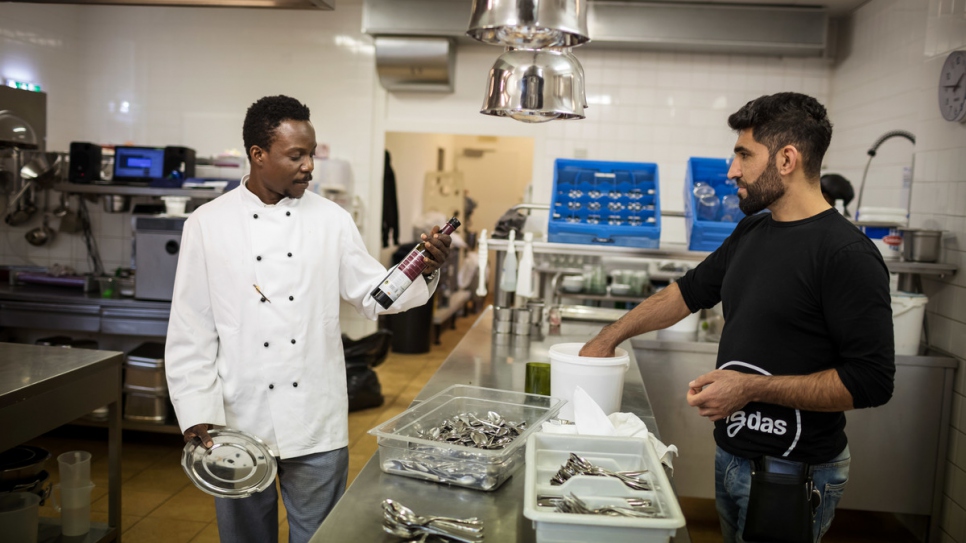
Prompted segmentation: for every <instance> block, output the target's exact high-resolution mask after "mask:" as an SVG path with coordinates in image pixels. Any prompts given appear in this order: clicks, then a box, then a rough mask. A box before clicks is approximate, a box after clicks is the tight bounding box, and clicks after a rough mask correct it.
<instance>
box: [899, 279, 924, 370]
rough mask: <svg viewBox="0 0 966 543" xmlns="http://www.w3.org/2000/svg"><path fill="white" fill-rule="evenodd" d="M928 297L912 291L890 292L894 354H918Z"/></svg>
mask: <svg viewBox="0 0 966 543" xmlns="http://www.w3.org/2000/svg"><path fill="white" fill-rule="evenodd" d="M928 302H929V298H927V297H926V296H924V295H922V294H914V293H912V292H893V293H892V325H893V328H894V329H895V332H894V333H895V336H896V354H897V355H899V354H904V355H917V354H919V338H920V336H921V335H922V319H923V317H924V316H925V314H926V304H927V303H928Z"/></svg>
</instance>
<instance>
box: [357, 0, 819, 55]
mask: <svg viewBox="0 0 966 543" xmlns="http://www.w3.org/2000/svg"><path fill="white" fill-rule="evenodd" d="M472 4H473V2H472V0H405V1H401V0H364V2H363V11H362V14H363V15H362V27H363V31H364V32H366V33H367V34H370V35H373V36H385V35H407V36H442V37H450V38H454V39H457V40H459V41H461V42H463V43H476V42H475V41H473V40H472V39H470V38H468V37H466V36H465V33H466V29H467V26H468V23H469V20H470V17H471V15H472ZM587 26H588V30H589V33H590V38H591V39H592V40H593V41H592V42H591V43H589V44H587V45H586V46H584V47H589V48H591V49H598V48H601V47H610V48H622V49H641V50H665V51H688V52H699V53H730V54H748V55H768V56H798V57H821V56H823V55H824V56H828V54H829V51H828V48H829V43H830V42H829V31H828V27H829V14H828V10H827V9H825V8H820V7H803V6H800V5H799V6H791V5H789V6H781V5H747V4H744V5H739V4H719V3H709V4H698V3H690V2H675V3H670V2H668V3H650V2H606V1H596V2H595V1H590V2H588V9H587Z"/></svg>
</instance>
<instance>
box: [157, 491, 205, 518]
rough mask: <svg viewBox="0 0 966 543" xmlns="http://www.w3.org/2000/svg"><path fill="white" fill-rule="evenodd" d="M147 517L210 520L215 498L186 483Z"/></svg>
mask: <svg viewBox="0 0 966 543" xmlns="http://www.w3.org/2000/svg"><path fill="white" fill-rule="evenodd" d="M148 518H161V519H172V520H191V521H195V522H212V521H214V520H215V498H213V497H211V496H209V495H208V494H205V493H204V492H202V491H200V490H198V489H197V488H196V487H195V486H194V485H188V486H186V487H184V488H183V489H181V490H180V491H179V492H178V493H177V494H175V495H174V496H172V497H171V499H170V500H168V501H166V502H164V503H163V504H161V506H160V507H158V508H157V509H155V510H154V511H152V512H151V514H149V515H148Z"/></svg>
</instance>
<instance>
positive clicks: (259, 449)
mask: <svg viewBox="0 0 966 543" xmlns="http://www.w3.org/2000/svg"><path fill="white" fill-rule="evenodd" d="M208 435H210V436H211V440H212V441H213V442H214V445H213V446H212V447H211V448H210V449H206V448H205V447H204V446H203V445H201V442H200V441H198V440H195V441H192V442H191V443H188V444H187V445H185V447H184V453H183V454H182V455H181V465H182V467H184V471H185V473H187V474H188V478H189V479H191V482H193V483H194V484H195V486H197V487H198V488H199V489H201V490H202V491H204V492H206V493H208V494H211V495H212V496H216V497H219V498H246V497H248V496H251V495H252V494H254V493H256V492H261V491H262V490H265V489H266V488H268V487H269V486H270V485H272V484H274V483H275V473H276V470H277V469H278V467H277V464H276V461H275V453H273V452H272V450H271V449H269V448H268V446H267V445H266V444H265V442H263V441H262V440H261V439H259V438H257V437H255V436H253V435H251V434H248V433H245V432H242V431H239V430H231V429H227V428H225V429H221V430H210V431H209V432H208Z"/></svg>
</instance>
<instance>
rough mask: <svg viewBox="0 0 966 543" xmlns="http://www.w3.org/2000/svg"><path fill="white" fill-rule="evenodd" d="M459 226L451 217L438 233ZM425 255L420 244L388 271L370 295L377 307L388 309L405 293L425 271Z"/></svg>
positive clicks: (454, 218) (457, 220) (423, 245)
mask: <svg viewBox="0 0 966 543" xmlns="http://www.w3.org/2000/svg"><path fill="white" fill-rule="evenodd" d="M459 226H460V221H459V219H457V218H456V217H453V218H452V219H450V220H449V221H448V222H447V223H446V224H444V225H443V227H442V228H440V230H439V233H440V234H452V233H453V232H454V231H456V229H457V228H459ZM426 254H427V252H426V247H425V243H420V244H419V245H417V246H416V247H414V248H413V250H412V251H409V254H408V255H406V258H404V259H403V260H402V262H400V263H399V265H398V266H396V267H395V268H393V269H392V270H390V271H389V273H388V274H387V275H386V277H385V278H384V279H383V280H382V281H381V282H380V283H379V286H377V287H376V288H375V289H374V290H373V291H372V292H371V293H370V294H371V296H372V297H373V298H374V299H375V300H376V302H377V303H378V304H379V305H381V306H382V307H383V308H385V309H389V306H391V305H392V304H393V302H395V301H396V300H398V299H399V297H400V296H402V293H403V292H406V289H407V288H409V285H411V284H413V281H415V280H416V278H417V277H419V275H420V274H421V273H423V270H425V269H426V262H425V261H423V258H424V257H425V256H426Z"/></svg>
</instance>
